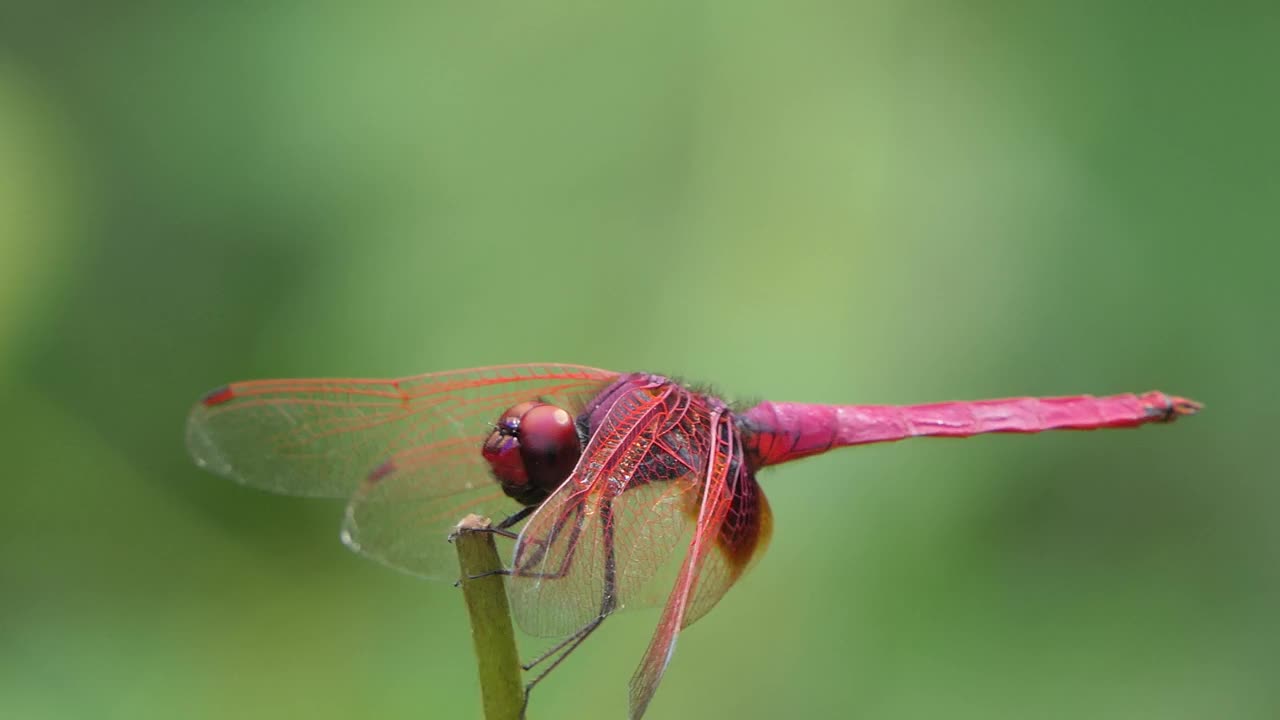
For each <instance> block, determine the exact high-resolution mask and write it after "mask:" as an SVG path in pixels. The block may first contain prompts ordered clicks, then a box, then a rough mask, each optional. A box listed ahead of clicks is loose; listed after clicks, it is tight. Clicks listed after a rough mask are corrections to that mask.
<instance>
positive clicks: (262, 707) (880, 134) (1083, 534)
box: [0, 1, 1280, 720]
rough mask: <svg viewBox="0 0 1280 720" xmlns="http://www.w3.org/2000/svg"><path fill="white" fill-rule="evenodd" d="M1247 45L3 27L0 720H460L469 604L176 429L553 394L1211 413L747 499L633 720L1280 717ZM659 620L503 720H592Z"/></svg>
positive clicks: (880, 6)
mask: <svg viewBox="0 0 1280 720" xmlns="http://www.w3.org/2000/svg"><path fill="white" fill-rule="evenodd" d="M1269 5H1270V4H1268V3H1252V4H1251V3H1232V4H1230V5H1229V7H1228V6H1222V7H1221V8H1219V9H1216V10H1209V9H1207V7H1203V6H1201V5H1199V4H1195V3H1159V4H1154V3H1128V4H1126V3H1120V4H1116V3H1100V2H1094V3H1083V4H1081V3H1065V2H1064V3H1058V4H1037V6H1036V8H1035V9H1032V8H1031V7H1029V6H1028V7H1013V6H1008V5H1002V4H992V3H978V4H972V3H942V4H931V3H913V2H906V3H897V2H874V1H873V2H861V3H847V4H832V3H787V4H782V3H779V4H767V3H754V2H719V3H716V2H711V3H686V2H651V3H644V4H639V3H637V4H631V5H629V6H621V5H619V6H613V5H612V4H597V3H582V2H545V3H510V2H506V3H419V4H414V3H389V4H372V5H370V4H353V3H338V2H321V3H290V2H273V3H194V2H193V3H142V2H126V3H65V2H51V3H17V4H15V3H13V2H7V3H4V4H3V5H0V398H2V399H3V400H2V411H0V447H2V448H3V451H2V453H0V456H2V457H3V466H2V467H3V472H0V476H2V477H3V483H4V491H3V493H2V495H0V497H2V498H3V499H2V500H0V716H3V717H6V718H71V717H94V718H141V717H156V718H173V717H181V718H228V717H235V718H279V717H310V718H350V717H380V718H422V717H479V714H480V710H479V703H478V692H477V685H476V680H475V678H474V665H473V664H472V658H471V647H470V640H469V635H468V628H467V624H466V621H465V613H464V610H463V606H462V602H461V600H460V598H459V595H458V593H457V591H455V590H453V589H452V588H450V587H448V586H445V585H439V584H432V583H427V582H423V581H419V580H415V579H413V578H410V577H407V576H402V575H398V574H395V573H393V572H390V571H386V570H384V569H382V568H380V567H378V566H375V565H374V564H372V563H369V562H366V561H364V560H362V559H361V558H359V557H357V556H355V555H353V554H351V553H349V552H347V551H346V550H345V549H344V548H343V547H342V546H341V544H340V543H339V542H338V538H337V529H338V525H339V522H340V515H341V507H340V505H338V504H334V503H329V502H321V501H304V500H297V499H289V498H279V497H273V496H270V495H267V494H264V493H258V492H254V491H251V490H247V489H244V488H240V487H237V486H235V485H233V484H232V483H228V482H226V481H224V480H221V479H218V478H215V477H213V476H211V475H207V474H204V473H202V472H200V471H198V470H197V469H196V468H194V467H193V466H192V465H191V464H190V462H189V460H188V459H187V457H186V455H185V452H184V449H183V443H182V432H183V423H184V417H185V413H186V411H187V409H188V407H189V406H190V404H191V403H192V402H193V401H194V400H195V399H196V398H198V397H199V396H200V395H201V393H203V392H204V391H205V390H206V389H208V388H210V387H213V386H215V385H219V384H221V383H223V382H226V381H228V380H232V379H243V378H253V377H277V376H312V375H357V376H379V375H388V376H393V375H403V374H410V373H416V372H422V371H427V370H439V369H448V368H454V367H466V366H472V365H481V364H490V363H501V362H519V361H543V360H561V361H568V362H578V363H584V364H590V365H597V366H601V367H608V368H613V369H619V370H630V369H646V370H653V371H661V372H666V373H670V374H676V375H679V376H681V377H687V378H693V379H699V380H705V381H710V382H713V383H714V384H715V385H716V387H718V388H720V389H722V390H724V391H725V392H726V394H728V395H730V396H733V397H739V398H740V397H756V398H760V397H769V398H773V399H781V400H806V401H829V402H924V401H931V400H942V399H961V398H977V397H985V396H1007V395H1017V394H1064V393H1076V392H1095V393H1110V392H1122V391H1127V390H1135V391H1137V390H1148V389H1152V388H1160V389H1164V390H1167V391H1171V392H1176V393H1180V394H1185V395H1189V396H1192V397H1195V398H1197V399H1200V400H1202V401H1204V402H1205V403H1206V404H1207V408H1208V409H1207V411H1206V412H1205V413H1204V414H1203V415H1201V416H1199V417H1196V418H1193V419H1191V420H1190V421H1187V422H1183V423H1179V424H1177V425H1174V426H1171V427H1156V428H1145V429H1142V430H1138V431H1127V432H1112V433H1078V434H1076V433H1062V434H1055V435H1043V436H1035V437H989V438H980V439H974V440H968V441H964V442H949V441H948V442H944V441H913V442H909V443H903V444H897V445H891V446H885V447H868V448H864V449H858V450H850V451H845V452H842V453H838V454H835V455H831V456H827V457H823V458H819V459H813V460H809V461H806V462H804V463H801V464H798V465H796V466H793V467H787V468H783V469H777V470H775V471H772V472H769V473H768V474H767V475H766V476H765V477H764V478H763V482H764V486H765V489H766V492H767V493H768V494H769V497H770V498H771V500H772V503H773V507H774V510H775V513H776V521H777V530H776V535H775V539H774V542H773V544H772V546H771V548H770V551H769V554H768V555H767V556H766V557H765V559H764V561H763V562H762V563H761V564H759V565H758V566H757V567H756V569H755V570H754V571H753V572H752V573H751V574H750V575H749V576H748V577H746V578H745V579H744V580H743V581H742V582H741V584H740V585H739V586H738V587H737V588H735V589H734V590H733V591H732V592H731V593H730V594H729V595H728V597H727V598H726V599H725V600H724V601H723V602H722V603H721V605H720V606H719V607H718V608H717V609H716V611H715V612H713V613H711V614H710V615H709V616H708V617H707V618H706V619H704V620H702V621H701V622H699V624H698V625H696V626H694V628H692V629H691V630H690V631H689V632H688V633H686V634H685V635H684V636H683V638H682V640H681V643H680V647H679V650H678V652H677V653H676V656H675V660H674V662H673V664H672V666H671V668H670V670H669V672H668V675H667V678H666V680H665V682H664V685H663V687H662V689H661V690H660V692H659V693H658V696H657V698H656V700H655V702H654V704H653V705H652V707H651V709H650V716H651V717H653V718H697V717H737V718H774V717H780V716H787V717H859V718H892V719H905V718H921V719H932V718H938V717H949V718H964V717H972V718H991V717H1003V718H1024V717H1034V718H1072V719H1074V718H1125V719H1131V718H1148V717H1150V718H1165V719H1167V718H1205V717H1223V718H1227V717H1229V718H1274V717H1277V716H1278V715H1280V673H1278V671H1277V668H1278V667H1280V651H1278V650H1277V648H1280V625H1278V623H1277V620H1276V612H1277V607H1280V570H1278V569H1277V568H1278V567H1280V563H1278V562H1277V560H1278V557H1280V524H1277V522H1276V520H1275V518H1276V516H1277V510H1280V487H1278V483H1277V481H1278V480H1280V478H1278V477H1277V465H1276V461H1275V457H1276V455H1275V444H1276V441H1275V417H1276V408H1277V407H1278V406H1280V382H1278V381H1277V378H1276V372H1277V364H1278V363H1277V357H1280V339H1278V333H1277V319H1276V318H1277V309H1278V303H1277V301H1276V281H1275V277H1276V264H1277V260H1278V259H1280V250H1277V249H1276V241H1277V239H1278V237H1280V233H1278V232H1277V230H1278V229H1280V223H1278V222H1277V212H1278V208H1280V174H1278V171H1277V168H1278V167H1280V142H1278V141H1277V136H1276V128H1277V127H1280V93H1278V92H1277V86H1276V84H1275V83H1276V70H1277V68H1278V67H1280V12H1278V11H1277V10H1276V9H1275V6H1274V5H1270V6H1269ZM655 620H656V614H655V613H654V612H644V611H639V612H630V613H624V614H621V615H619V616H616V617H615V618H613V619H611V620H610V621H609V622H608V623H606V624H605V627H604V628H603V630H602V631H601V632H600V633H599V634H598V636H596V637H595V638H593V639H592V641H591V642H589V643H587V645H586V646H585V647H584V648H583V649H582V650H581V651H580V652H579V653H578V654H577V655H576V656H574V657H573V658H572V659H571V660H570V661H569V662H568V663H567V664H566V665H565V666H564V667H563V669H561V670H559V671H558V672H557V673H556V674H555V675H553V676H552V678H551V679H550V680H549V681H548V682H546V683H545V684H544V685H543V686H542V687H541V688H540V689H539V691H538V692H537V693H536V695H535V699H534V705H533V708H532V712H531V715H530V716H531V717H532V718H534V720H537V718H549V717H571V718H573V717H621V716H622V715H623V713H624V712H625V707H626V683H627V679H628V678H629V677H630V673H631V671H632V669H633V667H634V664H635V662H636V661H637V660H638V659H639V656H640V654H641V652H642V650H643V647H644V644H645V642H646V640H647V637H648V635H649V633H650V632H651V630H652V627H653V623H654V622H655ZM535 647H536V646H528V647H527V649H526V653H528V652H531V649H533V648H535Z"/></svg>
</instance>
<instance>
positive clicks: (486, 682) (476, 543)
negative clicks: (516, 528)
mask: <svg viewBox="0 0 1280 720" xmlns="http://www.w3.org/2000/svg"><path fill="white" fill-rule="evenodd" d="M488 528H489V519H488V518H482V517H480V516H478V515H468V516H467V517H465V518H463V519H462V521H461V522H459V523H458V528H457V530H456V531H454V535H453V544H454V546H455V547H457V548H458V567H459V568H460V569H461V570H462V596H463V597H464V598H465V599H466V601H467V612H468V613H469V614H470V615H471V639H472V640H473V641H474V643H475V648H476V662H477V666H478V668H479V671H480V694H481V696H482V698H483V700H484V717H485V720H520V718H521V716H522V713H523V710H524V687H523V685H522V684H521V672H520V655H519V652H518V651H517V649H516V636H515V630H513V629H512V627H511V610H510V608H509V607H508V605H507V592H506V584H505V582H504V581H503V576H502V575H488V576H486V577H482V578H477V579H475V580H472V579H470V578H472V577H474V576H476V575H483V574H485V573H491V572H493V571H495V570H501V569H503V568H502V561H501V560H500V559H499V558H498V548H497V546H496V545H495V544H494V542H493V533H490V532H477V531H478V530H479V531H483V530H486V529H488Z"/></svg>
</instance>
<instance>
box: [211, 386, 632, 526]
mask: <svg viewBox="0 0 1280 720" xmlns="http://www.w3.org/2000/svg"><path fill="white" fill-rule="evenodd" d="M616 377H617V374H616V373H612V372H609V371H606V370H598V369H596V368H589V367H582V366H577V365H553V364H545V365H504V366H495V367H486V368H474V369H470V370H455V371H450V372H441V373H430V374H426V375H418V376H415V377H409V378H401V379H397V380H352V379H317V380H258V381H251V382H242V383H233V384H231V385H227V386H225V387H222V388H218V389H216V390H214V391H212V392H210V393H209V394H208V395H206V396H205V397H204V399H203V400H201V401H200V402H199V403H197V404H196V406H195V407H194V408H192V410H191V414H190V416H189V417H188V420H187V448H188V450H189V451H190V453H191V456H192V457H193V458H194V459H195V461H196V463H197V464H198V465H200V466H201V467H204V468H207V469H208V470H210V471H212V472H214V473H216V474H218V475H222V476H225V477H229V478H232V479H234V480H236V481H237V482H240V483H243V484H245V485H250V486H253V487H256V488H261V489H264V490H270V491H273V492H278V493H283V494H287V495H304V496H313V497H338V498H347V497H350V496H351V495H352V493H353V492H355V490H356V489H357V487H359V486H360V484H361V483H362V482H363V481H365V479H366V478H367V477H369V476H370V473H371V472H372V471H373V470H374V469H379V470H382V471H384V476H385V477H384V480H385V481H387V482H392V481H393V480H394V481H395V482H396V483H406V484H408V485H410V486H412V488H413V490H412V491H411V490H408V489H405V488H398V489H396V490H395V491H394V492H395V494H398V495H400V496H408V495H412V494H413V492H416V493H419V495H418V496H419V497H422V496H427V497H432V498H438V497H443V496H447V495H450V494H453V493H460V492H465V491H468V490H472V489H474V488H476V487H478V486H481V485H484V484H486V483H489V484H490V485H492V481H491V480H489V477H488V471H487V465H486V464H485V463H484V461H483V459H482V457H481V455H480V446H481V443H482V442H483V441H484V438H485V437H486V436H487V435H488V433H489V430H490V424H491V423H493V422H494V421H495V420H496V419H497V417H498V416H499V415H500V414H501V413H502V412H503V411H504V410H506V409H507V408H508V407H510V406H512V405H515V404H517V403H519V402H523V401H525V400H532V399H545V400H546V402H549V403H552V404H556V405H559V406H561V407H564V408H565V409H566V410H568V411H569V412H571V413H575V414H576V413H577V412H579V411H580V409H581V408H582V407H585V405H586V403H587V402H589V401H590V399H591V398H592V397H594V396H595V395H596V394H597V393H599V392H600V390H602V389H603V388H604V387H605V386H606V385H608V384H609V383H610V382H611V381H613V380H614V379H615V378H616ZM406 451H412V452H414V453H415V454H414V455H413V456H412V458H411V461H410V460H403V461H402V463H403V467H406V468H409V467H412V468H415V470H414V472H413V473H399V474H396V475H397V477H396V478H392V477H391V475H393V474H395V473H390V472H387V471H386V468H382V467H381V466H382V464H383V463H384V462H385V461H387V460H388V459H389V458H392V457H393V456H396V455H397V454H399V453H403V452H406ZM437 461H438V468H439V469H438V470H436V471H433V470H431V468H433V467H436V463H437ZM389 488H390V486H388V489H387V490H384V491H383V492H388V493H389V492H391V490H390V489H389ZM373 494H374V495H378V494H379V493H373ZM388 496H389V495H388ZM388 517H389V516H388ZM399 517H402V518H406V519H407V518H408V517H409V516H405V515H401V516H399ZM388 530H390V528H388Z"/></svg>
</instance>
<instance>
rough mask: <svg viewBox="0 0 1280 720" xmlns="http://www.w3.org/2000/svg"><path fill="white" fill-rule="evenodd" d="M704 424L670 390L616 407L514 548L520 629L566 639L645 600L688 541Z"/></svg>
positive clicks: (698, 408)
mask: <svg viewBox="0 0 1280 720" xmlns="http://www.w3.org/2000/svg"><path fill="white" fill-rule="evenodd" d="M707 420H708V417H707V412H706V410H705V406H702V405H700V404H699V403H698V402H696V399H695V398H694V397H693V396H692V395H691V394H690V393H689V392H688V391H687V390H684V389H683V388H680V387H679V386H677V385H674V384H671V383H665V384H662V385H660V386H656V387H649V388H643V389H637V390H636V391H634V392H631V393H629V394H626V395H624V396H622V397H620V398H619V399H618V400H617V401H616V402H615V404H614V405H613V407H611V408H610V409H609V411H608V414H607V416H606V419H605V420H604V421H603V422H602V423H601V425H600V427H599V428H598V429H597V430H596V432H595V433H594V434H593V436H592V438H591V440H590V442H589V443H588V446H587V449H586V451H585V452H584V453H583V456H582V459H581V460H580V461H579V463H578V466H577V468H576V469H575V470H574V472H573V474H572V475H571V476H570V478H569V479H568V480H567V481H566V482H565V484H564V485H562V486H561V488H560V489H559V490H558V491H557V492H556V493H555V494H553V495H552V496H551V497H550V498H548V499H547V501H546V502H545V503H543V505H542V506H541V507H540V508H539V509H538V511H537V512H536V513H535V514H534V515H533V516H532V517H531V518H530V519H529V521H528V523H527V524H526V525H525V528H524V530H523V532H521V534H520V539H519V540H518V541H517V544H516V548H515V553H514V559H513V562H512V568H511V569H512V574H511V578H510V586H509V587H510V595H511V600H512V608H513V613H514V614H515V617H516V620H517V622H518V623H519V624H520V626H521V628H522V629H524V630H525V631H526V632H528V633H530V634H533V635H540V636H551V637H555V636H562V635H567V634H570V633H572V632H573V631H575V630H578V629H579V628H581V627H582V626H584V625H586V624H587V623H589V622H590V621H592V620H594V619H595V618H597V617H600V616H601V615H606V614H608V613H610V612H613V611H615V610H618V609H621V608H622V607H625V606H626V605H628V604H630V603H632V602H634V601H637V600H640V599H642V598H643V596H644V591H645V590H646V589H647V587H648V586H649V584H650V583H651V581H653V579H654V578H655V577H656V576H658V574H659V573H660V571H661V570H662V569H663V568H664V566H665V565H667V564H668V563H669V562H670V561H671V560H672V558H673V557H674V556H675V551H676V550H677V548H679V547H680V546H681V545H682V544H683V542H682V541H683V540H684V539H685V538H688V537H690V536H691V533H692V528H693V521H694V518H695V517H696V514H697V502H698V497H699V493H700V487H701V481H702V477H701V475H700V474H699V472H698V468H700V467H701V466H702V465H704V463H705V461H704V460H703V456H704V455H705V445H703V444H702V442H701V441H702V438H705V437H707V432H708V431H707V427H708V425H707Z"/></svg>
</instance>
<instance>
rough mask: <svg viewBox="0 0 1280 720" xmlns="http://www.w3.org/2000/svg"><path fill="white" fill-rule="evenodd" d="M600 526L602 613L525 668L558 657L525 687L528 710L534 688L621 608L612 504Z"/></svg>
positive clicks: (604, 507) (605, 508)
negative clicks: (618, 597) (603, 549)
mask: <svg viewBox="0 0 1280 720" xmlns="http://www.w3.org/2000/svg"><path fill="white" fill-rule="evenodd" d="M600 523H601V529H602V532H603V538H602V539H603V542H604V548H605V555H604V583H603V584H604V587H603V590H602V592H601V597H600V612H599V614H597V615H596V616H595V617H594V618H592V619H591V620H590V621H589V622H587V624H586V625H583V626H582V627H580V628H578V629H577V630H575V631H574V632H573V634H572V635H570V636H569V637H567V638H565V639H564V640H561V641H560V642H558V643H556V644H555V645H554V646H553V647H552V648H551V649H549V650H547V651H545V652H543V653H542V654H541V655H539V656H538V657H536V658H534V659H533V660H531V661H529V662H527V663H525V664H523V665H521V668H522V669H523V670H524V671H525V672H528V671H530V670H532V669H533V668H535V667H537V666H538V665H541V664H542V663H543V662H546V661H547V660H548V659H551V658H555V659H554V660H551V664H550V665H548V666H547V667H546V668H544V669H543V670H542V672H540V673H538V675H537V676H536V677H534V678H533V680H530V681H529V683H528V684H526V685H525V686H524V708H528V707H529V695H530V693H532V692H533V688H534V687H536V686H537V684H538V683H540V682H542V680H543V678H545V677H546V676H547V675H550V674H551V671H552V670H555V669H556V668H557V667H559V665H560V663H562V662H564V661H565V659H566V658H568V657H569V655H570V653H572V652H573V651H574V650H576V649H578V646H579V645H581V644H582V642H583V641H584V640H586V639H587V638H588V637H590V636H591V633H593V632H595V631H596V628H598V627H600V624H601V623H603V622H604V619H605V618H606V617H608V616H609V614H610V613H612V612H613V611H614V610H616V609H617V602H618V601H617V592H616V590H617V559H616V557H615V554H614V540H613V515H612V505H611V504H610V503H609V502H608V501H606V502H604V503H602V504H601V505H600ZM565 572H567V569H565V568H561V572H560V576H563V575H564V573H565ZM550 577H554V576H550ZM523 715H524V709H522V710H521V716H522V717H523Z"/></svg>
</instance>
